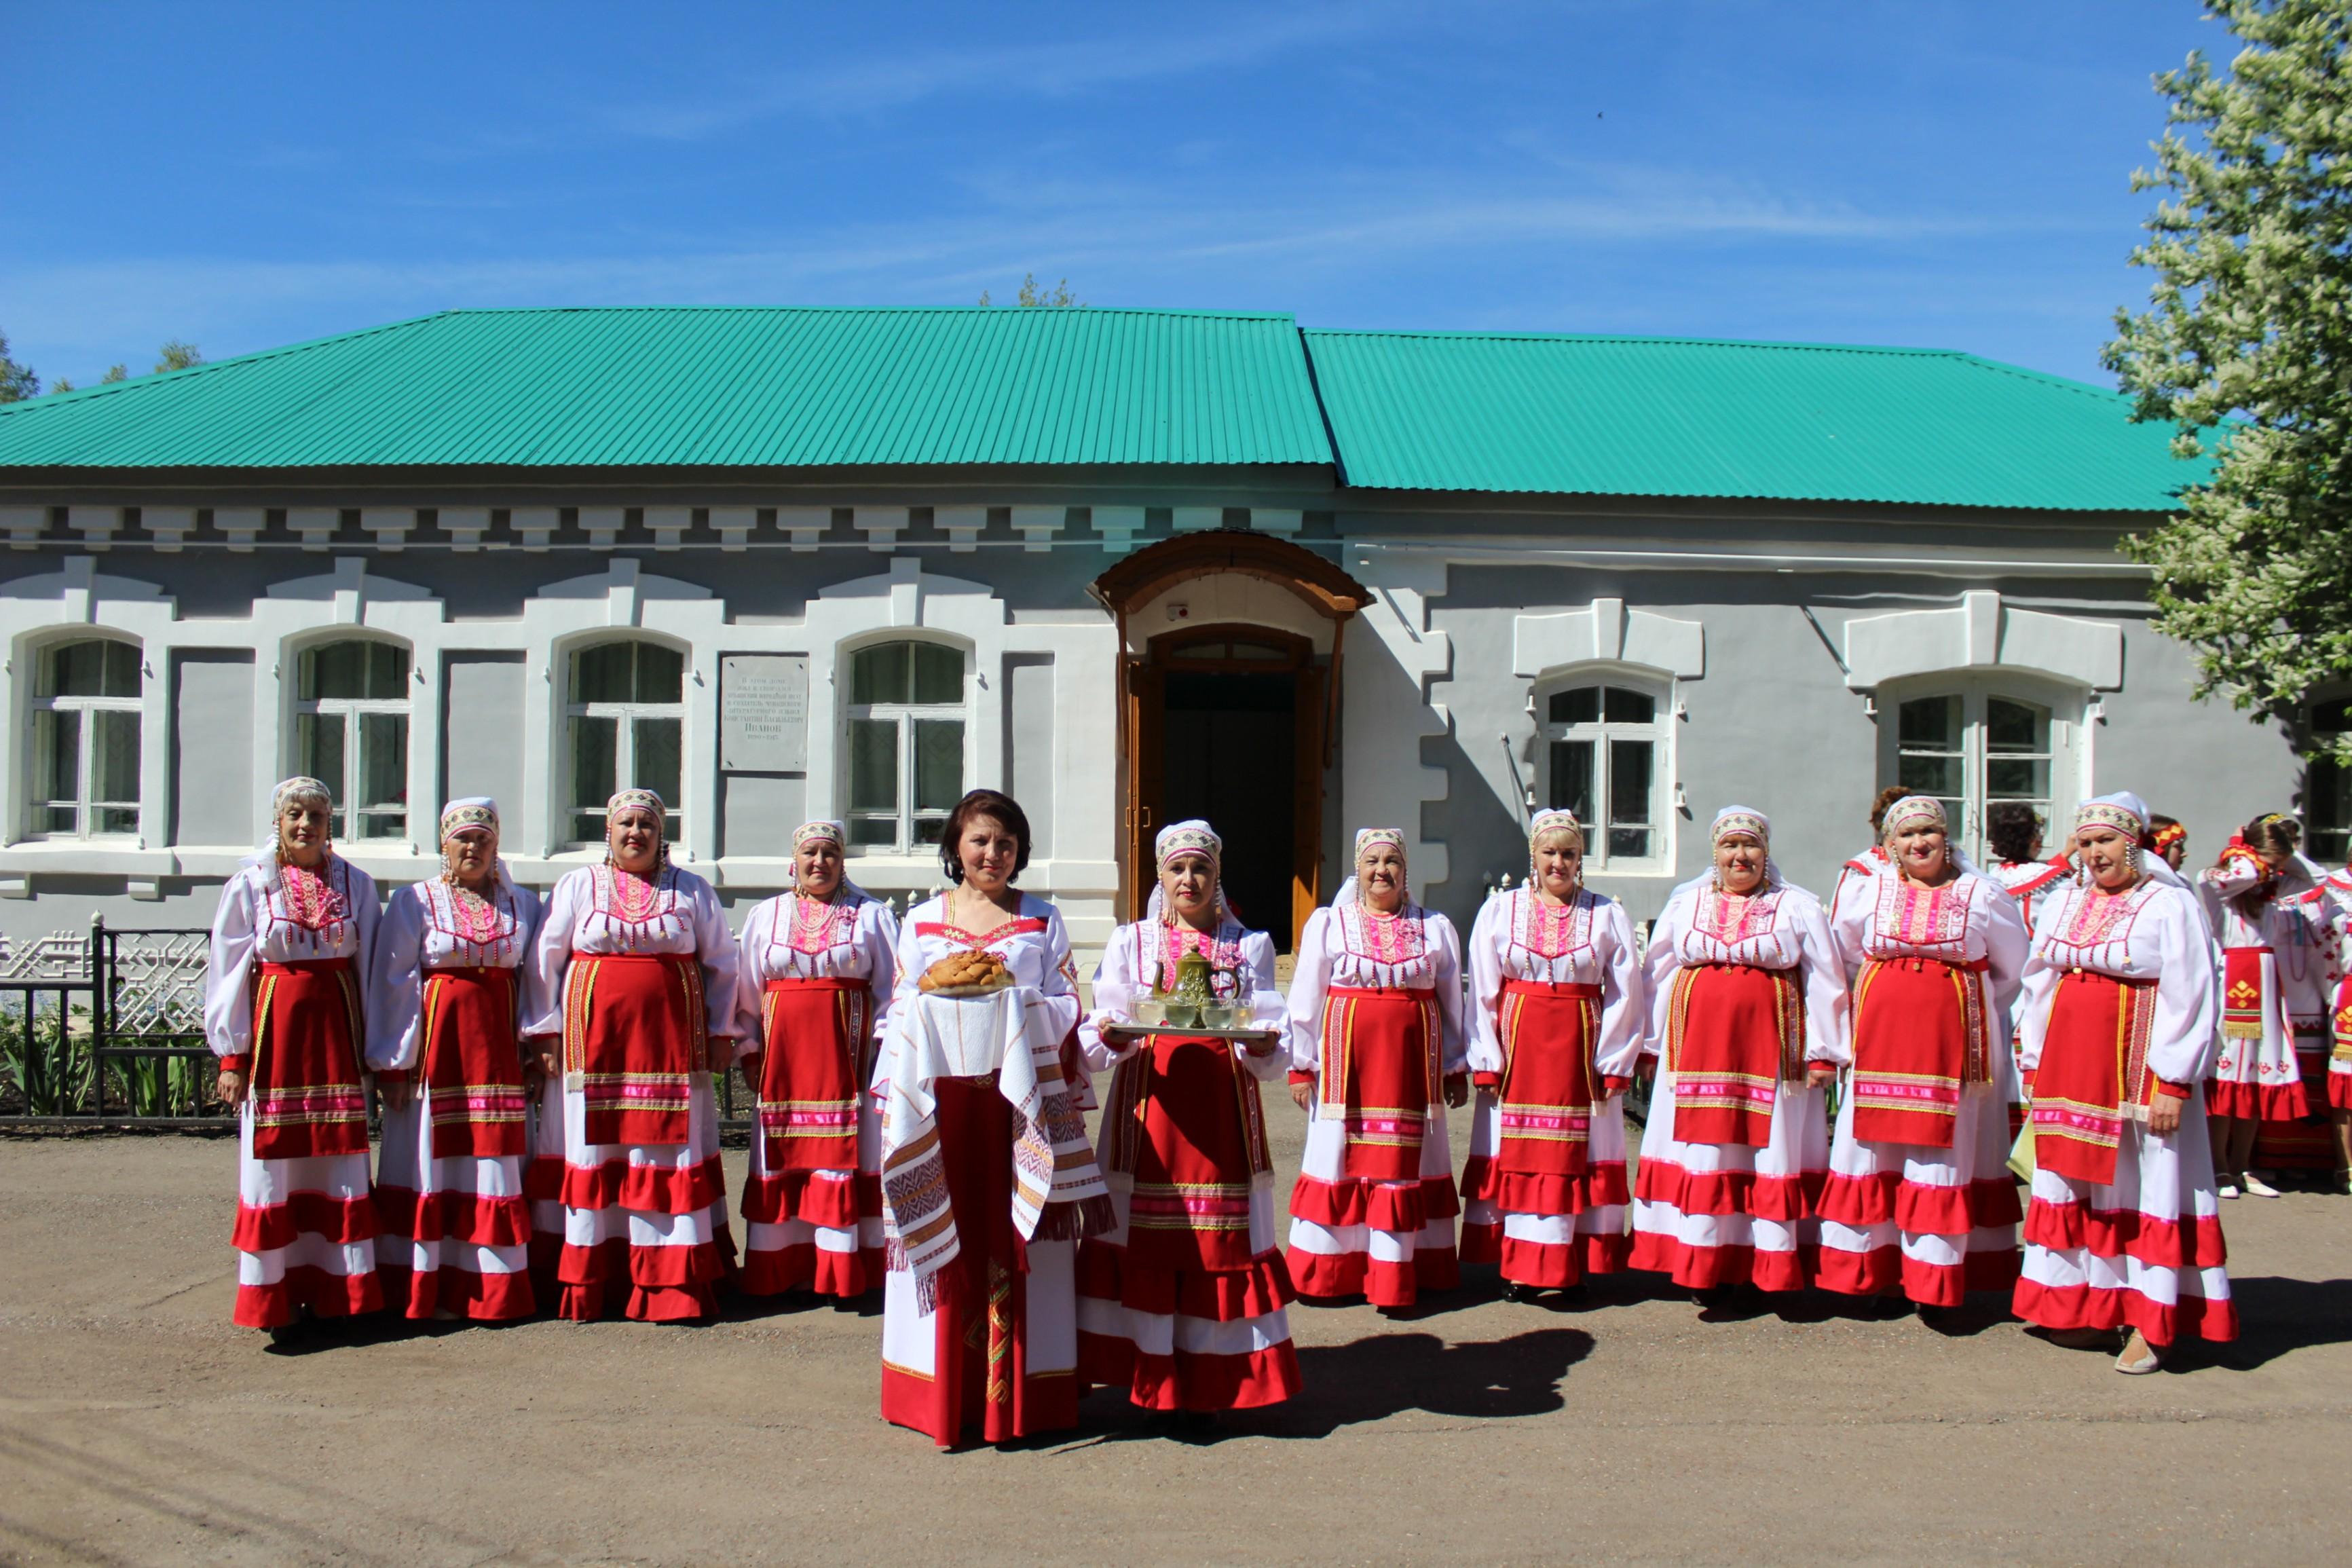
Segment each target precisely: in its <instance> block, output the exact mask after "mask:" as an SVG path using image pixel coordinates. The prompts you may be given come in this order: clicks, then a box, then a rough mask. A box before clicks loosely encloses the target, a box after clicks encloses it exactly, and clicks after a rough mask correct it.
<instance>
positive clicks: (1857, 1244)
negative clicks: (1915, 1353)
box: [1814, 795, 2029, 1309]
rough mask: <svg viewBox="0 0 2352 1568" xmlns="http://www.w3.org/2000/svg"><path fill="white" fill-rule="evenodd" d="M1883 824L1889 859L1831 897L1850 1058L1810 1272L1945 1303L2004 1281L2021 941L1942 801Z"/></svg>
mask: <svg viewBox="0 0 2352 1568" xmlns="http://www.w3.org/2000/svg"><path fill="white" fill-rule="evenodd" d="M1885 834H1886V850H1887V866H1886V868H1885V870H1883V871H1881V872H1879V873H1878V874H1877V875H1876V876H1874V877H1872V878H1870V879H1866V880H1865V879H1862V878H1853V879H1849V880H1847V881H1846V882H1844V883H1843V884H1842V885H1840V887H1839V889H1838V895H1837V900H1836V903H1835V905H1834V906H1833V907H1832V910H1831V911H1830V935H1831V939H1832V941H1833V942H1836V944H1837V950H1838V956H1839V959H1840V961H1841V962H1843V964H1844V965H1845V973H1846V978H1847V984H1848V985H1849V986H1850V988H1851V991H1852V995H1853V1068H1852V1069H1851V1070H1850V1072H1849V1073H1848V1075H1847V1079H1846V1093H1845V1100H1844V1103H1843V1105H1842V1106H1841V1107H1840V1108H1839V1110H1838V1122H1837V1131H1836V1135H1835V1137H1834V1138H1833V1139H1832V1142H1831V1145H1830V1178H1829V1184H1828V1185H1827V1186H1826V1187H1825V1188H1824V1189H1823V1190H1822V1198H1821V1204H1820V1214H1821V1220H1822V1231H1821V1241H1822V1249H1821V1264H1820V1268H1819V1271H1818V1272H1817V1273H1816V1275H1815V1276H1814V1283H1815V1284H1817V1285H1819V1286H1821V1287H1822V1289H1827V1290H1834V1291H1837V1292H1839V1293H1841V1294H1843V1295H1848V1296H1877V1297H1883V1298H1892V1299H1895V1300H1902V1299H1906V1298H1907V1299H1908V1300H1911V1301H1914V1302H1916V1303H1917V1304H1918V1305H1919V1306H1920V1307H1921V1308H1922V1309H1937V1308H1946V1307H1958V1306H1959V1305H1960V1304H1961V1303H1962V1300H1963V1299H1964V1298H1965V1297H1966V1295H1967V1293H1968V1292H1969V1291H1970V1290H2007V1289H2010V1288H2011V1286H2012V1285H2014V1284H2016V1283H2017V1257H2018V1255H2017V1222H2018V1221H2019V1220H2020V1219H2021V1218H2022V1217H2023V1215H2022V1213H2021V1210H2020V1208H2019V1206H2018V1202H2017V1181H2016V1178H2015V1177H2013V1176H2012V1175H2011V1174H2010V1171H2009V1164H2008V1161H2009V1150H2010V1143H2011V1131H2010V1107H2011V1106H2012V1105H2014V1104H2016V1103H2017V1102H2018V1100H2020V1098H2021V1097H2020V1094H2019V1089H2018V1081H2017V1064H2016V1058H2015V1057H2014V1056H2013V1054H2012V1053H2011V1049H2010V1017H2011V1011H2012V1009H2013V1008H2014V1007H2015V1006H2016V1003H2017V997H2018V991H2019V987H2020V985H2021V983H2022V980H2023V972H2024V967H2025V953H2026V947H2027V944H2028V941H2029V938H2028V936H2027V932H2026V928H2025V918H2024V916H2023V914H2022V913H2021V912H2020V910H2019V908H2018V902H2017V900H2015V899H2012V898H2011V897H2010V896H2009V895H2008V893H2007V892H2005V891H2004V890H2003V889H2001V887H2000V884H1999V883H1997V882H1995V881H1993V880H1992V879H1990V878H1989V877H1986V876H1984V875H1983V874H1982V873H1980V872H1979V871H1978V870H1977V869H1976V868H1975V867H1974V866H1973V865H1971V864H1970V863H1969V859H1968V857H1967V856H1965V855H1963V854H1962V853H1961V852H1960V849H1959V847H1958V845H1956V844H1954V843H1953V842H1952V839H1951V834H1950V830H1949V826H1948V824H1947V822H1946V820H1945V817H1944V807H1943V804H1942V803H1941V802H1940V801H1937V800H1935V799H1932V798H1930V797H1929V796H1927V795H1906V796H1905V797H1904V798H1903V799H1901V800H1898V801H1896V802H1895V804H1894V805H1892V806H1891V807H1889V808H1888V810H1887V813H1886V822H1885Z"/></svg>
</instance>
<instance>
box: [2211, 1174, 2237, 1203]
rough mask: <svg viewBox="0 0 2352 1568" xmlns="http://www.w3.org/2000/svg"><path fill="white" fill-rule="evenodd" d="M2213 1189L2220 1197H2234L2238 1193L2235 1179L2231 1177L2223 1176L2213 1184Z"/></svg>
mask: <svg viewBox="0 0 2352 1568" xmlns="http://www.w3.org/2000/svg"><path fill="white" fill-rule="evenodd" d="M2214 1191H2215V1192H2217V1193H2219V1194H2221V1196H2222V1197H2225V1198H2234V1197H2236V1196H2237V1195H2238V1184H2237V1181H2236V1179H2235V1178H2233V1177H2230V1176H2223V1177H2222V1178H2221V1180H2220V1181H2219V1182H2218V1183H2216V1184H2215V1185H2214Z"/></svg>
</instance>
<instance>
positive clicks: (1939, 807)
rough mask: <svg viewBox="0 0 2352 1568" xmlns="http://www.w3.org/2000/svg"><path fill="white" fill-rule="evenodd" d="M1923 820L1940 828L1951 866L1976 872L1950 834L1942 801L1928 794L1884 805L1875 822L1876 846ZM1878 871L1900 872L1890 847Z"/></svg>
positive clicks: (1906, 796) (1949, 821)
mask: <svg viewBox="0 0 2352 1568" xmlns="http://www.w3.org/2000/svg"><path fill="white" fill-rule="evenodd" d="M1923 823H1932V824H1934V825H1935V826H1937V827H1940V828H1942V829H1943V830H1944V850H1945V853H1946V854H1948V855H1949V856H1950V857H1951V859H1952V864H1953V866H1955V867H1956V868H1958V869H1959V870H1961V871H1965V872H1970V873H1976V871H1977V863H1976V862H1975V861H1973V860H1971V859H1969V852H1968V851H1967V850H1966V849H1963V848H1962V847H1960V841H1959V840H1958V839H1957V838H1955V837H1952V823H1951V819H1950V818H1949V817H1948V816H1946V815H1945V813H1944V803H1943V802H1942V801H1940V800H1937V798H1936V797H1935V796H1934V795H1905V796H1904V797H1903V798H1902V799H1901V800H1898V801H1896V802H1895V804H1894V805H1890V806H1888V807H1887V808H1886V815H1885V816H1884V817H1883V818H1881V819H1880V821H1879V826H1878V843H1879V847H1881V848H1885V847H1886V846H1887V845H1888V844H1889V843H1891V842H1892V841H1893V839H1894V837H1895V835H1896V834H1898V833H1900V832H1902V831H1903V829H1905V828H1906V827H1910V826H1916V825H1919V824H1923ZM1881 870H1882V874H1888V873H1892V874H1894V875H1897V876H1899V875H1901V871H1900V869H1899V868H1897V867H1896V866H1895V853H1894V851H1893V850H1891V849H1889V850H1887V853H1886V864H1885V867H1884V868H1881ZM1977 874H1979V875H1980V874H1981V873H1977Z"/></svg>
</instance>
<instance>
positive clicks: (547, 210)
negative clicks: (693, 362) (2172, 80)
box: [0, 0, 2232, 384]
mask: <svg viewBox="0 0 2352 1568" xmlns="http://www.w3.org/2000/svg"><path fill="white" fill-rule="evenodd" d="M2230 43H2231V41H2230V39H2229V38H2228V37H2227V35H2226V34H2225V33H2224V32H2222V30H2221V28H2220V27H2219V26H2217V25H2215V24H2213V23H2210V22H2207V21H2204V20H2202V19H2201V17H2200V15H2199V10H2198V7H2197V6H2196V5H2195V4H2193V0H2080V3H2076V0H2038V3H2036V0H1969V3H1964V4H1959V3H1956V4H1941V3H1937V0H1884V3H1877V4H1871V3H1863V0H1852V3H1842V4H1824V3H1815V0H1771V3H1753V4H1750V3H1746V0H1679V3H1672V4H1640V3H1633V0H1618V3H1616V4H1607V5H1583V4H1575V3H1572V0H1553V3H1549V4H1509V3H1486V0H1451V3H1449V4H1444V5H1391V4H1382V3H1380V0H1357V3H1352V4H1347V5H1331V6H1313V5H1308V6H1296V7H1291V6H1277V5H1263V4H1261V5H1234V6H1217V5H1200V6H1183V7H1180V6H1171V5H1150V6H1132V7H1125V6H1116V5H1100V4H1097V5H1060V6H1045V5H995V6H972V5H877V4H867V5H856V6H838V7H836V6H824V7H818V6H792V7H786V6H782V5H766V6H746V7H732V6H722V5H694V6H683V5H680V6H667V5H642V4H639V5H590V4H582V3H577V0H575V3H571V4H565V5H544V6H502V5H488V4H473V5H450V6H442V7H436V6H429V5H407V4H404V5H299V6H296V5H287V6H282V7H262V6H224V5H203V4H181V5H169V6H165V5H129V4H124V5H55V4H30V3H24V0H0V53H5V58H7V59H8V60H9V62H10V63H9V69H8V71H7V79H8V85H7V89H6V91H5V93H0V146H5V148H6V152H5V153H0V214H5V223H0V237H5V238H0V331H5V332H6V333H7V334H8V336H9V337H10V338H11V340H12V341H13V342H14V345H15V355H16V358H17V359H18V360H20V361H24V362H27V363H31V364H32V365H33V366H34V367H35V368H36V369H37V370H38V371H39V373H40V374H42V376H43V377H44V379H45V380H54V379H55V378H56V377H58V375H67V376H70V377H72V378H73V379H75V380H76V381H88V380H90V379H94V378H95V377H96V376H97V375H98V374H99V373H100V372H101V371H102V370H103V369H104V368H105V367H106V366H107V365H108V364H109V363H113V362H115V361H117V360H125V361H128V362H130V363H131V368H132V369H133V370H134V371H140V370H143V369H145V368H146V366H147V365H148V364H150V363H152V361H153V358H154V349H155V345H156V344H157V343H158V342H161V341H162V340H163V339H164V338H166V337H173V336H177V337H184V338H188V339H191V340H193V341H194V342H196V343H198V344H199V345H200V346H201V347H202V348H203V349H204V351H205V353H206V354H207V355H208V356H209V357H213V358H220V357H223V356H225V355H226V354H230V353H241V352H245V351H247V350H251V349H257V348H265V347H268V346H270V345H272V344H275V343H280V342H293V341H298V340H300V339H303V338H310V337H318V336H322V335H325V334H327V333H331V332H337V331H347V330H351V329H353V328H359V327H364V326H369V325H373V324H375V323H378V322H383V321H394V320H399V319H402V318H404V317H408V316H414V315H421V314H425V313H426V312H429V311H432V310H441V309H445V308H448V307H452V306H463V305H538V304H549V305H571V304H629V303H664V302H739V303H775V304H839V303H848V304H969V303H971V302H973V300H975V299H976V297H977V296H978V295H979V294H980V292H981V290H982V289H992V290H993V291H994V293H995V294H996V296H997V297H998V298H999V299H1000V300H1003V299H1006V298H1008V297H1009V296H1010V295H1011V293H1012V292H1013V287H1014V286H1015V285H1016V284H1017V283H1018V281H1019V279H1020V278H1021V276H1022V274H1023V273H1024V272H1026V271H1032V270H1034V272H1036V273H1037V274H1038V275H1039V277H1040V278H1042V279H1046V280H1049V281H1050V280H1052V279H1058V278H1061V277H1064V276H1066V277H1067V278H1068V279H1070V282H1071V285H1072V287H1073V288H1074V289H1075V290H1076V292H1077V294H1078V295H1079V296H1080V297H1081V298H1082V299H1084V300H1087V301H1088V302H1089V303H1093V304H1102V305H1153V306H1181V307H1198V308H1234V309H1251V310H1289V311H1292V312H1294V313H1295V314H1296V315H1297V317H1298V319H1299V320H1300V321H1302V322H1304V323H1306V324H1308V325H1311V326H1320V327H1431V328H1452V329H1494V328H1502V329H1514V330H1531V331H1603V332H1637V333H1660V334H1680V333H1687V334H1694V335H1702V336H1715V337H1738V338H1765V339H1788V340H1804V341H1830V342H1872V343H1902V344H1927V345H1934V346H1941V347H1953V348H1962V349H1968V350H1970V351H1972V352H1975V353H1982V354H1987V355H1990V356H1991V357H1993V358H1997V359H2002V360H2008V361H2011V362H2014V363H2021V364H2027V365H2032V366H2034V367H2036V368H2039V369H2042V370H2048V371H2053V372H2057V373H2059V374H2069V375H2076V376H2081V377H2084V378H2085V379H2089V380H2094V381H2098V382H2101V383H2103V384H2104V383H2105V382H2106V381H2107V380H2108V378H2107V377H2106V376H2105V373H2103V372H2102V371H2101V370H2100V369H2099V367H2098V360H2097V353H2098V346H2099V344H2100V342H2102V341H2103V340H2104V339H2105V336H2106V335H2107V331H2108V321H2109V317H2110V315H2111V314H2112V312H2113V310H2115V308H2116V306H2117V305H2119V304H2123V303H2126V302H2132V301H2137V300H2140V299H2141V298H2142V297H2144V294H2145V291H2146V289H2145V284H2144V282H2143V281H2142V280H2141V279H2139V278H2138V277H2137V276H2136V275H2135V274H2134V272H2133V269H2132V268H2130V267H2128V266H2127V265H2126V255H2127V253H2128V251H2129V249H2130V247H2131V246H2132V244H2133V243H2134V240H2135V237H2136V236H2137V224H2138V222H2139V219H2140V217H2141V216H2142V215H2143V214H2144V213H2146V212H2147V210H2149V208H2150V206H2151V205H2152V203H2153V201H2154V196H2153V195H2134V194H2133V193H2132V192H2131V190H2130V188H2129V184H2128V177H2129V175H2130V173H2131V171H2132V170H2133V169H2134V168H2135V167H2137V166H2139V165H2141V164H2144V163H2147V161H2148V154H2147V143H2148V142H2149V141H2150V140H2151V139H2152V138H2153V137H2155V136H2156V135H2157V134H2158V132H2160V131H2161V129H2162V123H2163V105H2162V102H2161V100H2159V99H2158V97H2157V96H2156V95H2155V93H2154V92H2153V91H2152V90H2151V89H2150V86H2149V81H2148V79H2149V76H2150V73H2152V72H2153V71H2156V70H2158V69H2161V68H2166V67H2168V66H2172V65H2176V64H2178V63H2179V61H2180V60H2181V58H2183V57H2184V56H2185V55H2186V54H2187V53H2188V51H2189V49H2191V48H2193V47H2200V46H2201V47H2205V48H2207V49H2208V50H2209V51H2212V52H2215V53H2218V54H2219V55H2221V57H2222V58H2227V57H2228V55H2229V54H2230V53H2231V52H2232V51H2231V47H2230Z"/></svg>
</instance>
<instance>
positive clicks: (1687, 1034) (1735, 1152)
mask: <svg viewBox="0 0 2352 1568" xmlns="http://www.w3.org/2000/svg"><path fill="white" fill-rule="evenodd" d="M1683 974H1684V975H1687V976H1688V981H1687V989H1686V990H1685V992H1684V994H1683V995H1682V996H1681V998H1680V1001H1681V1003H1682V1005H1681V1006H1680V1007H1678V1008H1677V1009H1676V1010H1675V1011H1676V1013H1677V1015H1678V1016H1677V1018H1675V1020H1672V1026H1675V1027H1677V1028H1678V1029H1679V1031H1680V1033H1679V1036H1678V1037H1677V1038H1675V1039H1674V1040H1671V1041H1670V1042H1669V1046H1668V1048H1669V1050H1670V1051H1685V1052H1689V1053H1690V1054H1692V1055H1696V1058H1697V1061H1696V1065H1694V1066H1692V1067H1690V1068H1688V1069H1687V1070H1685V1071H1683V1072H1677V1071H1676V1070H1675V1068H1674V1067H1672V1066H1666V1067H1662V1068H1660V1069H1659V1072H1658V1080H1657V1087H1656V1089H1654V1091H1653V1092H1652V1094H1651V1096H1650V1119H1649V1121H1648V1122H1647V1123H1646V1124H1645V1125H1644V1126H1643V1129H1642V1156H1641V1161H1640V1163H1639V1165H1638V1168H1637V1169H1636V1170H1635V1171H1634V1173H1633V1267H1634V1268H1643V1269H1650V1270H1654V1271H1655V1272H1657V1273H1661V1274H1666V1275H1670V1276H1672V1277H1673V1279H1674V1280H1675V1283H1676V1284H1678V1285H1682V1286H1685V1287H1687V1288H1689V1289H1700V1290H1703V1289H1712V1288H1714V1287H1716V1286H1721V1285H1754V1286H1756V1287H1757V1288H1758V1289H1764V1290H1799V1289H1803V1288H1804V1287H1805V1286H1806V1285H1808V1284H1810V1283H1811V1279H1812V1275H1813V1270H1814V1267H1815V1263H1816V1257H1817V1254H1818V1253H1819V1252H1820V1241H1821V1222H1820V1221H1819V1220H1818V1219H1817V1218H1816V1217H1815V1212H1814V1211H1815V1207H1816V1205H1818V1203H1819V1202H1820V1199H1821V1193H1822V1185H1823V1184H1824V1183H1825V1182H1826V1181H1827V1180H1828V1176H1829V1154H1830V1136H1829V1119H1828V1113H1827V1110H1826V1109H1825V1105H1824V1100H1823V1091H1822V1090H1821V1089H1814V1088H1810V1087H1808V1086H1807V1085H1806V1084H1805V1083H1804V1082H1803V1081H1802V1080H1797V1081H1788V1080H1786V1079H1783V1077H1782V1074H1783V1073H1784V1072H1785V1071H1786V1070H1787V1068H1786V1066H1785V1062H1786V1059H1787V1058H1789V1057H1790V1055H1792V1054H1793V1048H1794V1047H1800V1046H1801V1043H1802V1042H1801V1036H1799V1037H1793V1038H1792V1036H1791V1033H1790V1031H1792V1030H1794V1029H1796V1028H1798V1027H1799V1024H1798V1023H1797V1022H1796V1020H1797V1019H1799V1018H1801V1013H1802V1008H1801V1002H1802V999H1801V997H1799V996H1797V995H1796V994H1795V992H1796V980H1795V977H1794V976H1793V974H1791V973H1789V972H1787V971H1783V970H1766V969H1755V968H1750V967H1748V966H1746V965H1737V964H1721V965H1707V966H1704V967H1694V968H1690V969H1685V971H1684V972H1683ZM1682 983H1683V976H1680V975H1678V976H1677V984H1682ZM1692 1047H1696V1050H1695V1051H1693V1050H1691V1048H1692ZM1674 1059H1675V1061H1683V1060H1685V1057H1684V1056H1683V1055H1677V1056H1675V1058H1674ZM1726 1086H1729V1087H1730V1089H1731V1090H1732V1091H1733V1092H1727V1091H1726ZM1685 1093H1689V1094H1691V1095H1692V1096H1693V1097H1694V1099H1695V1100H1696V1101H1697V1102H1698V1103H1699V1104H1700V1105H1701V1106H1702V1107H1703V1110H1704V1120H1703V1121H1701V1123H1700V1124H1701V1125H1702V1126H1703V1128H1704V1130H1705V1131H1706V1133H1707V1134H1708V1136H1710V1137H1725V1136H1727V1137H1730V1138H1733V1139H1737V1140H1740V1141H1738V1142H1696V1141H1694V1142H1685V1141H1684V1140H1683V1138H1682V1137H1681V1136H1679V1135H1678V1132H1677V1127H1678V1126H1679V1124H1680V1123H1681V1122H1682V1121H1684V1120H1685V1117H1684V1107H1683V1104H1682V1100H1683V1097H1684V1095H1685ZM1768 1093H1769V1105H1768V1104H1767V1103H1766V1096H1767V1095H1768Z"/></svg>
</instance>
